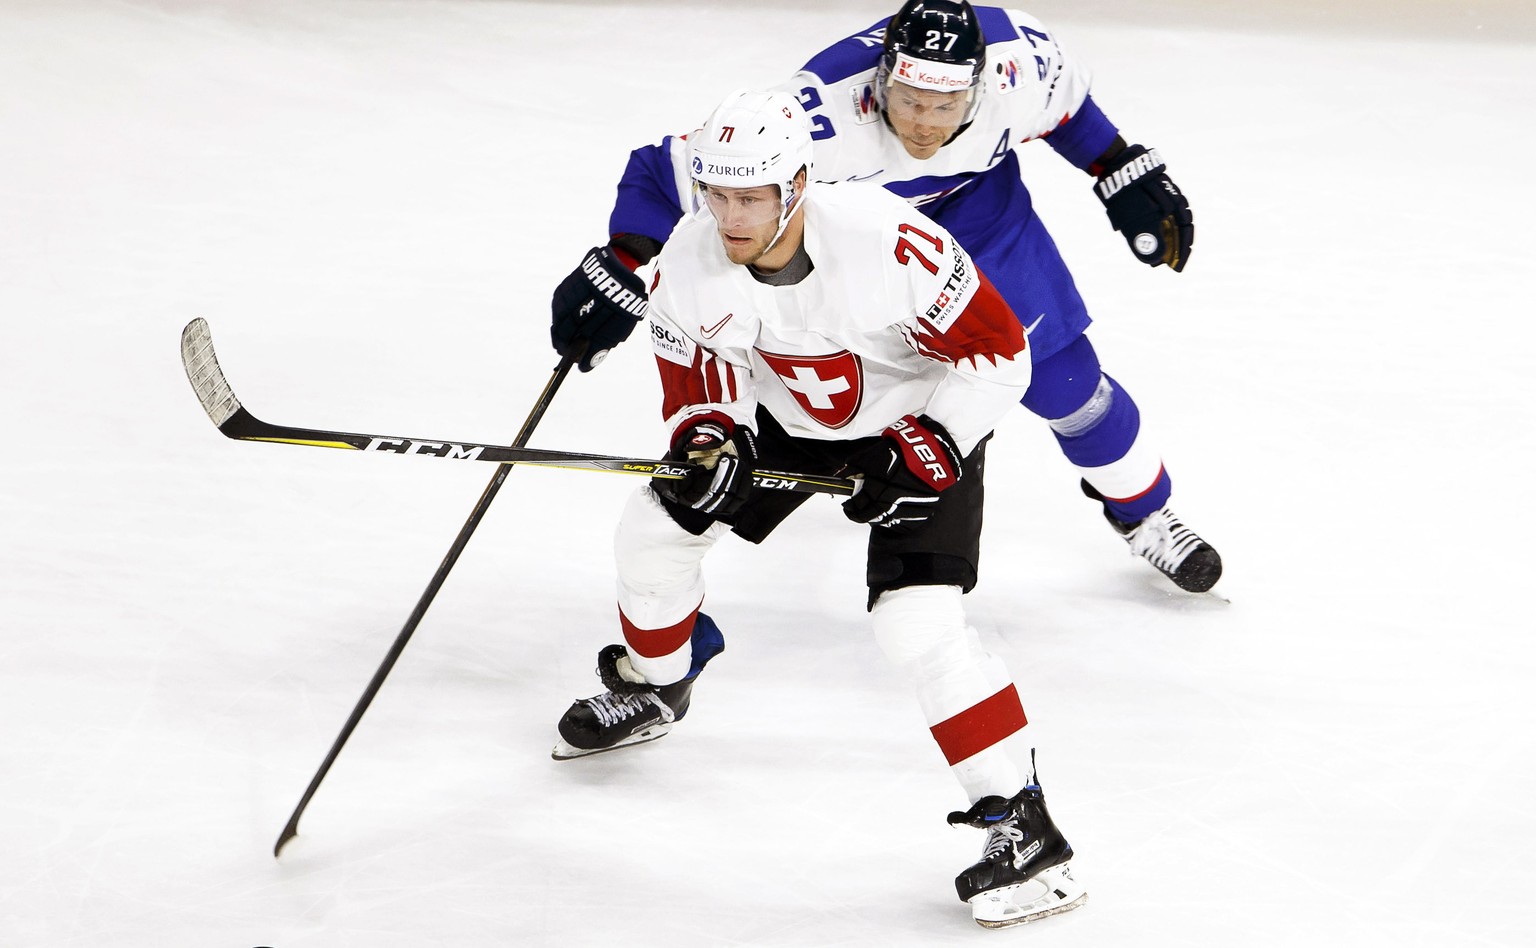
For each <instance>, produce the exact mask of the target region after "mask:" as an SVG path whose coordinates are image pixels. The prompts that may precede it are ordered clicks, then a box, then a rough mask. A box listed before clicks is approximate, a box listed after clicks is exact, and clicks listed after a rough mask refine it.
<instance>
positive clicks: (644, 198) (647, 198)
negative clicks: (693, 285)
mask: <svg viewBox="0 0 1536 948" xmlns="http://www.w3.org/2000/svg"><path fill="white" fill-rule="evenodd" d="M682 217H683V202H682V196H681V195H679V194H678V193H677V181H676V179H675V178H674V177H673V174H672V136H671V135H668V136H667V137H666V138H663V139H662V140H661V144H659V145H646V146H645V147H644V148H636V149H635V150H634V151H632V152H630V153H629V165H628V166H626V167H625V169H624V177H622V178H620V179H619V198H618V201H617V202H616V203H615V204H614V206H613V213H612V214H610V215H609V217H608V233H610V234H640V235H641V236H644V237H650V238H651V239H653V240H656V241H659V242H661V243H666V241H667V238H668V237H670V236H672V228H674V227H676V226H677V222H678V221H679V220H681V219H682Z"/></svg>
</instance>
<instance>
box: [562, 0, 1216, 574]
mask: <svg viewBox="0 0 1536 948" xmlns="http://www.w3.org/2000/svg"><path fill="white" fill-rule="evenodd" d="M778 88H779V89H781V90H783V91H786V92H789V93H791V94H792V95H794V96H795V97H796V98H797V99H799V101H800V103H801V104H802V105H803V106H804V108H805V110H806V111H807V112H808V113H809V114H810V117H811V120H812V122H813V123H814V131H813V137H814V138H815V139H816V148H817V168H816V172H817V177H818V178H819V179H821V180H829V181H841V180H859V181H872V182H876V183H878V184H881V185H883V186H884V187H885V188H886V189H888V190H890V191H892V192H894V193H896V194H898V195H900V196H902V197H904V198H906V199H907V200H908V201H910V202H911V203H912V204H913V205H915V206H917V207H920V208H921V209H922V211H923V212H924V213H925V214H926V215H927V216H929V217H931V218H933V219H934V220H936V221H938V222H939V223H940V224H942V225H944V226H945V227H946V228H947V229H948V230H949V231H950V232H951V233H952V234H953V235H954V236H955V238H956V239H957V240H959V241H960V242H961V243H962V244H963V245H964V246H965V247H966V248H967V249H968V250H970V252H971V253H972V255H973V257H974V259H975V261H976V263H977V265H978V266H979V267H981V269H982V270H983V271H984V272H986V273H987V274H988V275H989V277H990V278H991V279H992V281H993V282H994V284H995V285H996V286H997V288H998V289H999V290H1000V291H1001V293H1002V295H1003V297H1004V298H1005V299H1006V300H1007V302H1008V304H1009V305H1010V307H1011V308H1012V309H1013V311H1014V313H1015V314H1016V315H1017V317H1018V318H1019V320H1020V321H1021V322H1022V323H1023V324H1024V327H1025V330H1026V332H1027V333H1028V338H1029V348H1030V351H1031V353H1032V354H1033V360H1034V375H1033V382H1032V384H1031V386H1030V388H1029V391H1028V393H1027V394H1026V395H1025V396H1024V398H1023V399H1022V404H1023V405H1024V407H1025V408H1027V409H1029V410H1030V411H1031V412H1033V413H1035V414H1036V415H1039V416H1040V417H1042V418H1044V419H1045V420H1046V422H1047V424H1049V425H1050V427H1051V429H1052V431H1053V432H1054V433H1055V436H1056V440H1057V442H1058V443H1059V444H1060V446H1061V450H1062V452H1063V453H1064V454H1065V455H1066V457H1067V459H1068V460H1069V461H1070V462H1071V463H1072V464H1073V465H1074V466H1076V467H1077V469H1078V471H1079V473H1080V474H1081V476H1082V487H1083V491H1084V493H1086V494H1087V495H1088V496H1089V497H1090V498H1092V499H1094V500H1096V501H1099V502H1100V503H1101V504H1102V507H1103V512H1104V516H1105V518H1106V519H1107V520H1108V521H1109V523H1110V525H1111V526H1113V527H1114V528H1115V530H1116V531H1118V532H1119V534H1120V535H1121V536H1123V537H1124V538H1125V540H1126V542H1127V543H1128V544H1130V548H1131V551H1132V552H1133V553H1135V554H1137V555H1140V556H1142V557H1143V558H1145V559H1146V560H1147V561H1148V562H1150V563H1151V564H1152V565H1153V566H1155V567H1157V568H1158V569H1159V570H1161V571H1162V572H1163V573H1164V574H1165V575H1167V576H1168V577H1169V578H1170V579H1171V580H1172V581H1173V582H1174V583H1176V584H1177V585H1178V586H1179V587H1181V588H1182V589H1185V590H1188V591H1191V592H1204V591H1205V590H1208V589H1210V588H1211V586H1212V585H1214V584H1215V582H1216V581H1217V579H1218V578H1220V576H1221V557H1220V555H1219V554H1218V553H1217V552H1216V550H1215V549H1214V548H1213V547H1212V546H1211V545H1210V544H1208V543H1206V542H1205V541H1204V540H1202V539H1201V538H1200V537H1199V536H1198V535H1197V534H1196V533H1195V532H1194V531H1193V530H1191V529H1190V528H1189V527H1188V526H1186V525H1185V524H1184V523H1183V522H1182V521H1181V520H1180V519H1179V518H1178V517H1177V516H1176V515H1175V514H1174V513H1173V511H1172V510H1171V509H1170V508H1169V505H1168V504H1169V497H1170V494H1171V493H1172V480H1171V478H1170V477H1169V475H1168V473H1167V471H1166V470H1165V468H1164V467H1163V462H1162V457H1161V454H1160V453H1159V452H1158V450H1157V449H1156V447H1155V446H1154V445H1152V444H1151V443H1149V441H1148V439H1146V438H1144V437H1142V430H1141V417H1140V411H1139V409H1138V408H1137V406H1136V403H1135V401H1133V400H1132V398H1131V396H1130V395H1129V394H1128V393H1127V392H1126V391H1125V389H1124V388H1123V387H1121V385H1120V384H1119V383H1118V382H1116V381H1115V380H1114V379H1113V378H1112V377H1110V376H1109V375H1108V374H1107V373H1105V372H1103V370H1102V369H1101V368H1100V365H1099V360H1098V355H1097V354H1096V352H1095V351H1094V348H1093V345H1092V344H1091V343H1090V342H1089V340H1088V337H1087V336H1086V335H1085V331H1086V330H1087V328H1088V325H1089V322H1090V318H1089V316H1088V311H1087V307H1086V305H1085V304H1084V302H1083V300H1082V297H1081V296H1080V295H1079V294H1078V291H1077V288H1076V286H1075V285H1074V283H1073V280H1072V276H1071V274H1070V273H1069V272H1068V270H1067V267H1066V264H1065V263H1064V262H1063V260H1062V258H1061V255H1060V253H1059V252H1058V251H1057V249H1056V245H1055V243H1054V242H1053V241H1052V239H1051V237H1050V235H1049V234H1048V233H1047V232H1046V229H1045V226H1044V224H1042V223H1041V221H1040V219H1039V218H1038V217H1037V216H1036V215H1035V213H1034V210H1033V207H1032V202H1031V198H1030V194H1029V190H1028V189H1027V188H1026V187H1025V185H1024V182H1023V180H1022V178H1021V176H1020V169H1019V160H1018V154H1017V149H1018V148H1019V147H1021V146H1023V145H1025V144H1026V143H1029V142H1032V141H1034V140H1036V139H1041V140H1044V141H1045V142H1046V143H1047V144H1049V145H1050V146H1052V147H1053V148H1054V149H1055V150H1056V152H1057V153H1058V154H1060V155H1061V156H1062V157H1063V158H1065V159H1066V160H1067V161H1069V162H1071V163H1072V164H1073V165H1075V166H1076V167H1078V168H1081V169H1082V170H1084V171H1085V172H1087V173H1088V174H1089V175H1091V176H1092V177H1093V178H1094V179H1095V184H1094V193H1095V194H1096V195H1097V196H1098V198H1099V200H1100V201H1102V202H1103V205H1104V207H1105V209H1106V212H1107V214H1108V216H1109V221H1110V224H1111V225H1112V226H1113V227H1114V228H1115V230H1117V231H1119V232H1120V234H1121V235H1122V236H1123V237H1124V239H1125V240H1126V243H1127V244H1128V245H1129V247H1130V250H1131V252H1132V253H1133V254H1134V255H1135V256H1136V258H1137V259H1138V260H1140V261H1142V262H1143V263H1145V264H1148V265H1149V266H1154V267H1156V266H1167V267H1168V268H1169V269H1171V270H1174V271H1182V270H1183V269H1184V267H1185V265H1186V264H1187V263H1188V261H1189V256H1190V250H1191V248H1192V247H1193V244H1194V223H1193V218H1192V216H1191V214H1190V210H1189V204H1188V201H1186V200H1185V198H1184V195H1183V193H1182V192H1181V191H1180V190H1179V189H1178V187H1176V186H1175V185H1174V183H1173V182H1172V181H1171V180H1170V179H1169V177H1168V175H1167V172H1166V166H1165V165H1164V163H1163V161H1162V158H1161V157H1160V156H1159V154H1158V152H1157V151H1156V150H1153V149H1148V148H1145V147H1143V146H1142V145H1137V144H1127V143H1126V141H1125V140H1124V139H1123V138H1122V137H1121V135H1120V133H1119V130H1118V129H1117V127H1116V126H1115V125H1114V124H1113V123H1111V122H1110V120H1109V119H1108V118H1107V117H1106V116H1105V114H1104V113H1103V111H1101V110H1100V108H1099V107H1098V105H1097V104H1096V103H1095V102H1094V100H1093V97H1092V96H1091V95H1090V94H1089V81H1088V74H1087V72H1086V70H1085V69H1084V68H1083V67H1082V65H1081V64H1079V63H1078V62H1076V61H1075V60H1074V59H1072V57H1070V56H1069V55H1068V54H1067V53H1065V52H1064V51H1063V50H1062V48H1061V46H1060V45H1059V44H1058V43H1057V41H1056V39H1055V36H1054V35H1053V34H1052V33H1051V32H1050V31H1048V30H1047V29H1046V27H1045V26H1044V25H1043V24H1041V23H1040V22H1039V21H1038V20H1035V19H1034V18H1033V17H1030V16H1028V15H1027V14H1024V13H1021V12H1019V11H1017V10H1006V9H1000V8H997V7H973V6H971V5H970V4H969V3H967V2H965V0H908V2H906V3H905V4H904V5H903V6H902V7H901V9H900V10H899V11H897V13H896V15H895V16H894V17H892V18H891V20H890V21H888V22H887V21H883V20H882V21H881V22H879V23H876V24H875V25H873V26H872V27H870V28H869V29H867V30H864V31H862V32H860V33H856V34H854V35H852V36H849V37H847V38H845V39H843V40H840V41H838V42H837V43H834V44H833V45H831V46H830V47H828V48H827V49H825V50H824V51H822V52H821V53H819V54H817V55H816V56H815V57H814V58H812V59H811V61H810V62H809V63H807V64H806V66H805V67H804V68H803V69H802V70H800V71H799V72H798V73H796V74H795V75H794V76H793V77H791V79H790V80H789V81H787V82H785V83H783V84H781V85H780V86H778ZM689 176H690V169H689V168H688V167H687V143H686V142H685V141H684V140H683V139H682V138H681V137H671V136H669V137H667V138H665V139H663V140H662V141H661V143H659V144H657V145H651V146H647V147H643V148H639V149H637V150H636V151H634V152H633V153H632V154H631V156H630V160H629V165H628V167H627V168H626V169H625V172H624V175H623V178H622V179H621V180H620V182H619V186H618V200H617V202H616V204H615V206H614V209H613V213H612V215H611V216H610V218H609V233H610V234H611V235H612V237H611V239H610V241H609V242H608V244H607V245H605V246H603V247H594V248H593V249H592V250H591V251H589V252H588V254H587V255H586V257H585V258H584V260H583V261H582V264H581V266H580V267H578V268H577V269H576V270H575V271H574V272H572V273H571V275H570V276H568V277H566V279H565V280H564V281H562V282H561V283H560V285H559V287H558V288H557V289H556V290H555V293H554V299H553V304H552V316H553V318H552V323H551V337H552V340H553V342H554V346H555V348H556V349H557V350H558V351H560V352H561V353H562V354H563V355H572V356H576V357H578V358H579V363H578V364H579V367H580V369H581V370H582V371H589V370H590V369H591V368H593V367H594V366H595V365H597V364H598V362H600V361H601V359H602V357H603V356H604V355H605V354H606V353H607V351H608V350H609V349H611V348H612V347H613V346H616V345H618V344H619V343H620V342H622V341H623V340H624V339H626V338H627V337H628V336H629V334H630V332H631V330H632V329H633V328H634V326H635V324H636V323H637V322H638V321H639V320H640V319H641V318H643V310H644V306H643V304H641V305H637V302H639V301H643V299H644V297H645V292H646V288H645V283H644V280H643V279H642V277H641V276H640V275H638V274H637V273H636V272H635V271H636V270H638V269H640V268H641V267H642V266H644V265H645V264H647V263H648V262H649V261H650V260H651V259H652V258H653V257H655V255H656V254H657V253H658V252H659V251H660V249H661V246H662V244H664V243H665V242H666V241H667V239H668V238H669V237H670V235H671V233H672V230H673V227H674V226H675V225H676V224H677V223H678V221H679V220H680V219H682V217H683V216H684V215H685V214H691V213H692V212H694V211H695V210H696V208H695V207H693V205H692V201H693V198H692V191H691V187H690V183H689V182H690V177H689Z"/></svg>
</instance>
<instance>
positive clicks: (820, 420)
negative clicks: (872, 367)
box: [757, 349, 864, 428]
mask: <svg viewBox="0 0 1536 948" xmlns="http://www.w3.org/2000/svg"><path fill="white" fill-rule="evenodd" d="M757 354H758V355H760V356H762V358H763V361H764V362H766V363H768V367H769V368H770V369H772V370H773V372H774V374H775V375H777V376H778V377H779V381H781V382H783V383H784V387H785V388H786V389H788V390H789V393H790V394H791V395H793V396H794V398H795V402H796V403H797V404H799V406H800V408H801V409H802V410H803V411H804V412H805V413H806V414H807V415H810V416H811V418H812V419H813V420H814V421H815V422H816V423H817V424H819V425H822V426H823V427H827V428H841V427H842V426H844V425H846V424H848V422H850V421H852V420H853V416H854V415H856V414H858V412H859V405H860V404H862V403H863V401H864V363H863V362H862V361H861V360H860V359H859V357H858V356H856V355H854V354H853V353H851V352H849V351H848V350H846V349H844V350H842V351H841V352H834V353H832V354H831V355H824V356H809V355H775V354H773V353H769V352H764V351H763V350H761V349H759V350H757Z"/></svg>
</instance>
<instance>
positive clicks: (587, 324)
mask: <svg viewBox="0 0 1536 948" xmlns="http://www.w3.org/2000/svg"><path fill="white" fill-rule="evenodd" d="M646 305H647V303H646V294H645V283H644V282H642V281H641V279H640V278H639V277H638V276H636V275H635V274H634V271H632V270H630V269H629V268H628V267H626V266H625V265H624V264H623V263H622V262H620V261H619V258H618V257H617V256H615V255H614V252H613V249H612V248H611V247H593V248H592V249H591V250H589V251H587V255H586V257H585V258H584V259H583V260H582V261H581V266H579V267H577V268H576V269H575V270H572V271H571V275H570V276H568V277H566V278H565V279H564V280H561V281H560V285H559V286H557V287H555V296H554V299H553V300H552V301H551V303H550V313H551V316H550V323H549V338H550V342H551V343H553V345H554V347H555V351H556V352H558V353H560V354H561V355H562V356H567V357H569V358H573V359H579V360H580V361H578V362H577V363H576V367H577V368H578V369H580V370H581V371H583V372H590V371H592V369H593V368H595V367H596V366H597V364H598V363H599V362H602V361H603V357H604V356H606V355H607V354H608V350H609V349H612V348H613V347H614V346H616V345H618V344H619V343H621V342H623V341H624V340H625V339H628V338H629V334H630V333H631V332H633V331H634V328H635V324H636V323H638V322H640V320H642V319H644V318H645V308H646Z"/></svg>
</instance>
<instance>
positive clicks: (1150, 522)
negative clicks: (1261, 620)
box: [1082, 481, 1221, 593]
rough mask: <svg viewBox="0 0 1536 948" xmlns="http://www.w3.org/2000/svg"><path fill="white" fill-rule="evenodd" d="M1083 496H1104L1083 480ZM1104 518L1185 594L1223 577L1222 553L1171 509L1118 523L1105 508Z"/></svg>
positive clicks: (1200, 590)
mask: <svg viewBox="0 0 1536 948" xmlns="http://www.w3.org/2000/svg"><path fill="white" fill-rule="evenodd" d="M1082 484H1083V493H1084V494H1087V495H1088V496H1089V497H1090V498H1092V499H1093V500H1097V501H1099V502H1100V503H1103V502H1104V495H1103V494H1100V493H1099V492H1098V491H1096V490H1094V489H1093V485H1092V484H1089V483H1088V482H1087V481H1083V482H1082ZM1104 519H1105V520H1108V521H1109V525H1110V526H1112V527H1114V528H1115V531H1116V532H1117V533H1119V534H1120V535H1121V536H1122V537H1125V542H1126V543H1128V544H1130V546H1131V552H1132V553H1133V554H1135V555H1136V556H1139V557H1141V558H1142V559H1144V560H1146V561H1147V562H1148V563H1151V564H1152V565H1153V566H1156V567H1157V568H1158V570H1159V571H1160V572H1161V573H1162V574H1163V575H1164V576H1167V577H1168V578H1169V579H1171V580H1173V582H1174V585H1176V586H1178V587H1179V588H1180V589H1182V590H1184V591H1185V592H1196V593H1200V592H1205V591H1206V590H1208V589H1210V588H1211V587H1212V586H1214V585H1216V580H1218V579H1220V578H1221V554H1220V553H1217V552H1216V548H1215V547H1213V546H1211V545H1210V544H1209V543H1207V542H1205V541H1204V540H1202V539H1200V535H1199V534H1197V533H1195V531H1193V530H1191V529H1189V528H1188V527H1186V526H1185V525H1184V522H1183V521H1182V520H1180V519H1179V518H1178V515H1177V514H1175V513H1174V512H1173V511H1172V510H1171V509H1169V508H1168V507H1161V508H1159V509H1157V510H1154V511H1153V512H1152V513H1150V514H1147V515H1146V516H1145V517H1143V518H1141V519H1140V520H1138V521H1136V522H1135V523H1126V522H1124V521H1122V520H1116V519H1115V517H1114V515H1113V514H1111V513H1110V512H1109V507H1108V505H1106V506H1105V507H1104Z"/></svg>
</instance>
